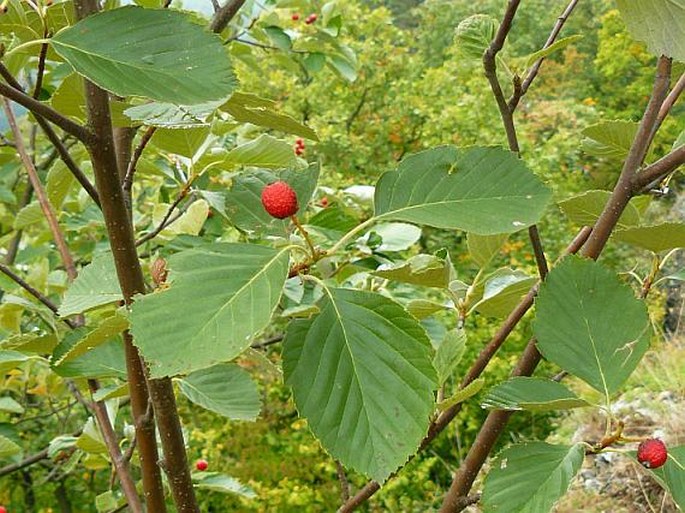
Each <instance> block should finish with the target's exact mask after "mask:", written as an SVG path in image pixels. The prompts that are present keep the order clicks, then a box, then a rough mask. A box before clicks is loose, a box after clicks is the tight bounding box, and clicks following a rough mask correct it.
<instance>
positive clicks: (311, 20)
mask: <svg viewBox="0 0 685 513" xmlns="http://www.w3.org/2000/svg"><path fill="white" fill-rule="evenodd" d="M318 17H319V16H318V15H317V14H316V13H314V12H313V13H311V14H310V15H309V16H307V18H306V19H305V20H304V22H305V23H306V24H307V25H311V24H312V23H314V22H315V21H316V20H317V18H318Z"/></svg>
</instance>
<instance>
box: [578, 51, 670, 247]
mask: <svg viewBox="0 0 685 513" xmlns="http://www.w3.org/2000/svg"><path fill="white" fill-rule="evenodd" d="M670 76H671V59H669V58H667V57H664V56H662V57H660V58H659V61H658V63H657V73H656V78H655V80H654V87H653V89H652V94H651V96H650V99H649V103H648V104H647V108H646V109H645V112H644V114H643V116H642V120H641V121H640V126H639V127H638V130H637V133H636V134H635V137H634V139H633V143H632V145H631V147H630V151H629V152H628V156H627V157H626V160H625V162H624V164H623V169H622V170H621V175H620V176H619V178H618V182H617V183H616V186H615V187H614V190H613V192H612V194H611V197H610V198H609V200H608V201H607V204H606V205H605V207H604V211H603V212H602V214H601V215H600V216H599V219H598V220H597V223H596V224H595V227H594V229H593V230H592V235H590V238H589V239H588V241H587V244H586V245H585V250H584V253H583V254H584V255H585V256H587V257H589V258H594V259H596V258H597V257H598V256H599V254H600V253H601V251H602V249H603V248H604V245H605V244H606V243H607V240H609V235H611V232H612V230H613V229H614V227H615V226H616V223H617V222H618V218H619V217H620V216H621V213H622V212H623V209H624V208H625V206H626V205H627V204H628V201H630V198H632V196H633V190H634V184H633V182H634V180H635V176H636V173H637V170H638V169H639V168H640V166H641V165H642V161H643V160H644V158H645V155H647V150H648V149H649V143H650V134H651V133H652V129H653V128H654V126H655V124H656V122H657V116H658V113H659V109H660V108H661V105H662V104H663V102H664V99H665V97H666V93H667V92H668V83H669V79H670Z"/></svg>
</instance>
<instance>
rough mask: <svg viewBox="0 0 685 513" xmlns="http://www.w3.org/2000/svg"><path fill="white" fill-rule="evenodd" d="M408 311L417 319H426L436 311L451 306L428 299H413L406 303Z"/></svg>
mask: <svg viewBox="0 0 685 513" xmlns="http://www.w3.org/2000/svg"><path fill="white" fill-rule="evenodd" d="M406 308H407V311H408V312H409V313H410V314H412V315H413V316H414V317H416V318H417V319H424V318H426V317H430V316H431V315H433V314H434V313H437V312H441V311H443V310H447V309H448V308H449V307H448V306H446V305H444V304H442V303H436V302H435V301H428V300H427V299H412V300H411V301H409V303H407V304H406Z"/></svg>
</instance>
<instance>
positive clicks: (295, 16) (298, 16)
mask: <svg viewBox="0 0 685 513" xmlns="http://www.w3.org/2000/svg"><path fill="white" fill-rule="evenodd" d="M290 19H292V20H293V21H297V20H299V19H300V14H299V13H296V12H294V13H293V15H292V16H291V17H290Z"/></svg>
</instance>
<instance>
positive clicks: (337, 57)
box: [326, 53, 357, 82]
mask: <svg viewBox="0 0 685 513" xmlns="http://www.w3.org/2000/svg"><path fill="white" fill-rule="evenodd" d="M326 64H328V66H329V67H330V68H331V69H332V70H333V71H334V72H335V73H336V74H337V75H338V76H340V77H341V78H343V79H345V80H347V81H348V82H354V81H355V80H357V65H356V63H355V62H354V61H352V60H350V59H349V58H348V57H347V56H345V55H342V54H339V53H328V54H326Z"/></svg>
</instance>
